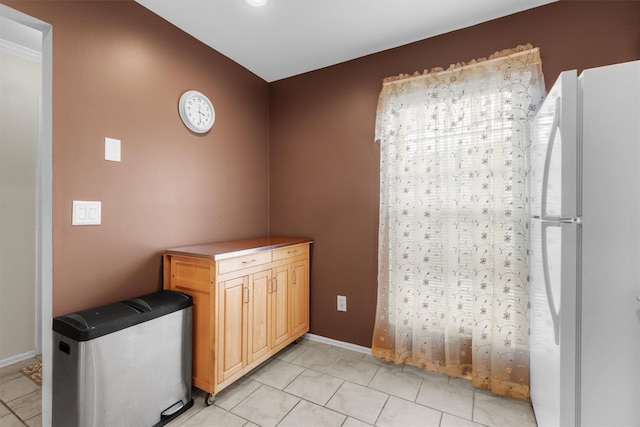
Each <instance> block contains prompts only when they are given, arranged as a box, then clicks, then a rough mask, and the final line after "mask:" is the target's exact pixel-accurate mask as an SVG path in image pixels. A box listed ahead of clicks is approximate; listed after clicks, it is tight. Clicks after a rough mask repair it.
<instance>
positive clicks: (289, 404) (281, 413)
mask: <svg viewBox="0 0 640 427" xmlns="http://www.w3.org/2000/svg"><path fill="white" fill-rule="evenodd" d="M299 401H300V399H299V398H297V397H294V396H292V395H290V394H288V393H285V392H283V391H280V390H277V389H275V388H273V387H269V386H266V385H262V386H260V388H259V389H257V390H256V391H254V392H253V393H252V394H251V395H249V396H248V397H247V398H246V399H244V400H243V401H242V402H240V403H239V404H238V405H237V406H236V407H235V408H233V409H232V410H231V412H232V413H234V414H236V415H238V416H240V417H242V418H245V419H247V420H249V421H251V422H253V423H255V424H257V425H259V426H261V427H272V426H275V425H277V424H278V422H279V421H280V420H282V419H283V418H284V417H285V416H286V415H287V414H288V413H289V411H291V409H293V407H294V406H296V404H297V403H298V402H299Z"/></svg>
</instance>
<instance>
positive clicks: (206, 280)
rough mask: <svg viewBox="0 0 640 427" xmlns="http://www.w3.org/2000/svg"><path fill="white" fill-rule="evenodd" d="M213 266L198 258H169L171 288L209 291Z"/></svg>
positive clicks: (209, 262) (207, 261)
mask: <svg viewBox="0 0 640 427" xmlns="http://www.w3.org/2000/svg"><path fill="white" fill-rule="evenodd" d="M212 267H213V264H212V262H211V261H209V260H206V259H199V258H187V257H180V256H174V257H171V279H170V280H171V284H172V287H173V288H177V287H181V288H187V289H199V290H203V291H207V292H208V291H209V286H210V285H212V284H213V269H212Z"/></svg>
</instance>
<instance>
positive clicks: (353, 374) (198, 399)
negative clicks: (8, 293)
mask: <svg viewBox="0 0 640 427" xmlns="http://www.w3.org/2000/svg"><path fill="white" fill-rule="evenodd" d="M32 363H33V362H29V361H25V362H21V364H20V365H21V366H17V365H12V366H11V367H6V368H3V369H2V370H0V374H1V377H0V378H1V383H0V399H1V400H2V402H1V404H0V405H1V406H0V427H9V426H14V425H16V426H24V425H28V426H36V425H40V424H41V418H40V415H39V414H40V391H39V389H38V387H37V386H35V384H33V383H32V382H31V381H30V380H29V379H27V378H26V377H24V376H22V375H21V374H20V373H17V374H14V373H10V372H11V371H10V369H13V371H14V372H18V369H19V368H20V367H22V366H26V365H29V364H32ZM32 384H33V386H32ZM34 387H35V388H34ZM193 397H194V400H195V404H194V406H193V407H192V408H191V409H189V410H188V411H187V412H185V413H184V414H182V415H180V416H179V417H178V418H176V419H175V420H173V421H172V422H171V423H169V424H168V425H169V426H171V427H178V426H180V427H191V426H210V427H215V426H224V427H234V426H238V427H239V426H243V427H255V426H261V427H270V426H279V427H287V426H296V427H298V426H305V427H315V426H318V427H324V426H343V427H355V426H401V427H411V426H440V427H449V426H509V427H511V426H520V427H528V426H531V427H535V426H536V422H535V417H534V415H533V410H532V408H531V405H530V404H528V403H526V402H522V401H519V400H514V399H508V398H504V397H499V396H495V395H493V394H491V393H489V392H486V391H481V390H477V389H475V388H473V387H472V386H471V385H470V383H469V382H468V381H465V380H462V379H458V378H449V377H447V376H444V375H434V374H429V373H427V372H423V371H421V370H419V369H416V368H414V367H411V366H396V365H394V364H387V363H384V362H381V361H379V360H377V359H375V358H373V357H372V356H370V355H366V354H363V353H359V352H355V351H352V350H348V349H344V348H340V347H335V346H332V345H329V344H325V343H321V342H318V341H312V340H308V339H305V340H302V341H301V342H300V343H299V344H292V345H291V346H289V347H288V348H286V349H285V350H284V351H282V352H280V353H279V354H278V355H276V356H275V357H274V358H272V359H270V360H268V361H267V362H265V363H264V364H263V365H262V366H260V367H258V368H257V369H256V370H254V371H253V372H252V373H250V374H249V375H247V376H245V377H244V378H243V379H241V380H240V381H238V382H236V383H235V384H233V385H231V386H230V387H228V388H227V389H225V390H223V391H222V392H220V393H219V394H218V396H217V398H216V401H215V403H214V404H213V405H212V406H209V407H207V406H205V403H204V397H205V393H204V392H202V391H200V390H196V389H194V395H193Z"/></svg>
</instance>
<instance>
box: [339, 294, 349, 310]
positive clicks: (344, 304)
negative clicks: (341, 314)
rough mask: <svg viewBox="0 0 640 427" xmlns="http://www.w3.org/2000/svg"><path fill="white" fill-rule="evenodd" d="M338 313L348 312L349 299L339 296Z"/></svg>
mask: <svg viewBox="0 0 640 427" xmlns="http://www.w3.org/2000/svg"><path fill="white" fill-rule="evenodd" d="M338 311H347V297H345V296H344V295H338Z"/></svg>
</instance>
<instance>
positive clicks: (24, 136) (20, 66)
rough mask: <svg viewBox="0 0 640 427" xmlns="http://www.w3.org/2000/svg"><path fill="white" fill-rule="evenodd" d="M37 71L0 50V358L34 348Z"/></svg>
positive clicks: (30, 63)
mask: <svg viewBox="0 0 640 427" xmlns="http://www.w3.org/2000/svg"><path fill="white" fill-rule="evenodd" d="M41 73H42V65H41V64H40V63H37V62H33V61H29V60H26V59H22V58H19V57H17V56H14V55H11V54H8V53H5V52H0V361H2V360H3V359H8V358H10V357H14V356H17V355H21V354H24V353H28V352H31V351H34V350H35V348H36V166H37V161H36V159H37V157H36V154H37V99H38V95H39V94H40V93H41V82H42V77H41Z"/></svg>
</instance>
